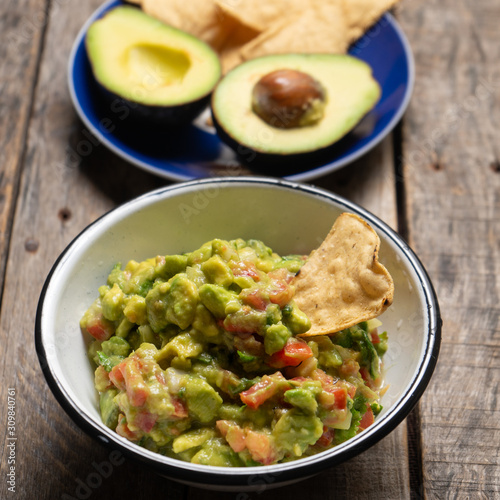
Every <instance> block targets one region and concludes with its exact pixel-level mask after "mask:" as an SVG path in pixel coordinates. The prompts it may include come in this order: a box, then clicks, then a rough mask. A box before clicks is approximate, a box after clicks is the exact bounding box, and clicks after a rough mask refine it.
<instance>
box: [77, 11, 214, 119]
mask: <svg viewBox="0 0 500 500" xmlns="http://www.w3.org/2000/svg"><path fill="white" fill-rule="evenodd" d="M85 45H86V49H87V54H88V57H89V60H90V63H91V67H92V71H93V74H94V77H95V79H96V81H97V83H98V84H99V86H100V88H101V89H102V90H103V91H104V93H105V95H106V96H107V97H108V98H109V99H111V100H113V99H120V100H121V101H123V102H124V103H125V104H126V105H128V107H129V108H130V109H131V110H132V111H133V112H134V114H135V115H136V116H139V117H143V118H147V119H152V120H154V121H157V122H163V123H167V124H168V123H170V124H177V123H179V122H189V121H191V120H193V119H194V118H195V117H196V116H197V115H198V114H199V113H200V112H201V111H202V110H203V108H204V107H206V106H207V105H208V104H209V102H210V95H211V93H212V90H213V89H214V87H215V85H216V84H217V82H218V80H219V78H220V76H221V66H220V61H219V58H218V56H217V54H216V53H215V52H214V51H213V50H212V49H211V48H210V47H209V46H208V45H207V44H205V43H204V42H202V41H201V40H199V39H197V38H195V37H194V36H192V35H190V34H188V33H185V32H184V31H181V30H178V29H176V28H173V27H171V26H168V25H166V24H164V23H162V22H160V21H158V20H156V19H154V18H153V17H151V16H149V15H147V14H145V13H144V12H143V11H141V10H140V9H138V8H136V7H133V6H125V5H124V6H119V7H116V8H114V9H113V10H111V11H109V12H108V13H106V14H105V15H104V16H103V17H102V18H100V19H98V20H97V21H95V22H94V23H93V24H92V25H91V26H90V27H89V29H88V31H87V34H86V38H85Z"/></svg>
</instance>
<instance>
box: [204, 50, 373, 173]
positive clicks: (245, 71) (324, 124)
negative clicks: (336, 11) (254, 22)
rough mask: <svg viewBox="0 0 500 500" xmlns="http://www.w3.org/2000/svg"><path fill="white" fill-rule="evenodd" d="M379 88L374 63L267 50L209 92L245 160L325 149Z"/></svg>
mask: <svg viewBox="0 0 500 500" xmlns="http://www.w3.org/2000/svg"><path fill="white" fill-rule="evenodd" d="M380 95H381V90H380V86H379V84H378V83H377V81H376V80H375V79H374V77H373V75H372V70H371V67H370V66H369V65H368V64H366V63H365V62H363V61H361V60H359V59H357V58H355V57H352V56H349V55H334V54H282V55H272V56H265V57H261V58H258V59H253V60H250V61H247V62H245V63H243V64H241V65H239V66H237V67H236V68H235V69H233V70H232V71H230V72H229V73H228V74H227V75H226V76H225V77H224V78H223V79H222V80H221V81H220V82H219V84H218V85H217V87H216V89H215V91H214V93H213V95H212V115H213V119H214V124H215V126H216V128H217V131H218V133H219V136H220V137H221V139H222V140H223V141H224V142H226V143H227V144H228V145H229V146H230V147H232V148H233V149H234V150H235V151H236V152H237V153H238V154H239V155H240V157H241V159H242V161H245V160H247V163H249V164H250V163H252V164H254V165H255V164H259V162H255V163H253V160H259V161H261V162H265V163H266V165H267V163H268V162H271V163H274V164H275V165H279V164H280V163H281V161H282V160H285V161H292V160H297V159H305V158H308V159H309V158H310V157H311V155H313V154H316V153H324V152H325V151H328V148H330V147H331V146H332V145H334V144H336V143H337V141H339V139H341V138H342V137H344V136H345V135H346V134H347V133H348V132H349V131H351V130H352V129H353V128H354V127H355V126H356V125H357V124H358V123H359V122H360V121H361V119H362V118H363V117H364V116H365V115H366V114H367V113H368V112H369V111H370V110H371V109H372V108H373V107H374V106H375V104H376V103H377V101H378V100H379V99H380Z"/></svg>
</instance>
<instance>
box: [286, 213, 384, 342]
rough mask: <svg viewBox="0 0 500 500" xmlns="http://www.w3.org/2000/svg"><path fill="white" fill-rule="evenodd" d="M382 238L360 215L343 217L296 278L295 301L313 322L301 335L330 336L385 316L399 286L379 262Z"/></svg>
mask: <svg viewBox="0 0 500 500" xmlns="http://www.w3.org/2000/svg"><path fill="white" fill-rule="evenodd" d="M379 247H380V239H379V237H378V235H377V234H376V233H375V231H374V230H373V229H372V228H371V227H370V226H369V225H368V224H367V223H366V222H365V221H364V220H363V219H361V218H360V217H358V216H357V215H353V214H348V213H343V214H342V215H340V216H339V217H338V219H337V220H336V221H335V224H334V225H333V227H332V229H331V231H330V233H329V234H328V236H327V237H326V239H325V241H323V243H322V244H321V245H320V247H319V248H318V249H317V250H316V251H315V252H314V253H313V254H312V255H311V257H310V258H309V259H308V261H307V262H306V263H305V264H304V266H302V269H301V270H300V272H299V274H298V275H297V276H296V277H295V278H294V280H293V284H294V285H295V297H294V300H295V303H296V304H297V306H298V307H299V309H301V310H302V311H303V312H304V313H305V314H307V316H308V317H309V319H310V320H311V325H312V326H311V329H310V330H309V331H307V332H306V333H304V334H302V335H301V337H312V336H315V335H328V334H332V333H335V332H338V331H340V330H343V329H345V328H349V327H351V326H354V325H356V324H358V323H360V322H362V321H367V320H369V319H372V318H375V317H377V316H379V315H380V314H381V313H382V312H383V311H385V309H387V307H389V306H390V305H391V304H392V300H393V295H394V283H393V280H392V277H391V275H390V274H389V272H388V271H387V269H386V268H385V267H384V266H383V265H382V264H381V263H380V262H379V261H378V251H379Z"/></svg>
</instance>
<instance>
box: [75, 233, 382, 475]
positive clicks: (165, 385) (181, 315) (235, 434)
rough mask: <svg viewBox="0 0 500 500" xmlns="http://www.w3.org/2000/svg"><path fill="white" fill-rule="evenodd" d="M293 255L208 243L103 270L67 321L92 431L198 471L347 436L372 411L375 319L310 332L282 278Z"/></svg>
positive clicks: (284, 457) (376, 381) (288, 453)
mask: <svg viewBox="0 0 500 500" xmlns="http://www.w3.org/2000/svg"><path fill="white" fill-rule="evenodd" d="M305 260H306V257H303V256H297V255H291V256H286V257H280V256H279V255H277V254H276V253H274V252H273V251H272V250H271V249H270V248H268V247H267V246H266V245H264V244H263V243H262V242H261V241H257V240H249V241H244V240H242V239H237V240H232V241H223V240H213V241H210V242H208V243H206V244H204V245H202V247H201V248H199V249H198V250H195V251H193V252H191V253H188V254H184V255H168V256H158V257H156V258H151V259H147V260H145V261H143V262H136V261H130V262H128V263H127V265H126V266H125V267H124V268H122V266H121V265H120V264H117V265H116V266H115V267H114V268H113V269H112V270H111V272H110V274H109V276H108V280H107V283H106V284H105V285H103V286H101V287H100V288H99V297H98V298H97V299H96V300H95V302H94V303H93V304H92V305H91V306H90V308H89V309H88V310H87V311H86V313H85V314H84V316H83V317H82V319H81V322H80V325H81V327H82V330H83V331H84V332H86V333H88V334H90V335H91V336H92V337H93V339H94V340H93V342H92V343H91V344H90V346H89V356H90V358H91V360H92V362H93V363H95V365H96V366H97V368H96V370H95V387H96V390H97V392H98V393H99V400H100V401H99V406H100V412H101V416H102V419H103V422H104V424H105V425H107V426H108V427H110V428H111V429H114V430H115V431H116V432H117V433H118V434H119V435H120V436H123V437H125V438H127V439H129V440H130V441H133V442H135V443H137V444H139V445H141V446H144V447H145V448H147V449H150V450H153V451H155V452H158V453H162V454H164V455H167V456H170V457H175V458H178V459H181V460H185V461H190V462H193V463H200V464H205V465H219V466H245V465H248V466H253V465H268V464H273V463H277V462H282V461H289V460H294V459H297V458H299V457H302V456H307V455H311V454H314V453H318V452H320V451H323V450H325V449H326V448H328V447H331V446H334V445H336V444H339V443H341V442H343V441H345V440H346V439H349V438H351V437H353V436H355V435H356V434H357V433H358V432H360V431H362V430H363V429H365V428H366V427H368V426H369V425H370V424H371V423H373V420H374V415H376V414H377V413H378V412H379V411H380V410H381V406H380V404H379V397H380V392H381V391H380V385H381V376H380V366H381V357H382V355H383V354H384V352H385V350H386V349H387V334H386V333H385V332H384V333H381V334H378V333H377V331H376V328H375V327H376V326H377V322H376V320H375V321H371V322H368V323H361V324H359V325H356V326H354V327H352V328H349V329H347V330H343V331H341V332H339V333H337V334H334V335H332V336H329V337H326V336H318V337H313V338H312V340H309V341H308V342H306V341H305V340H302V339H301V338H300V334H302V333H305V332H306V331H307V330H308V329H309V328H310V322H309V320H308V318H307V316H306V315H305V314H304V313H303V312H302V311H300V310H299V309H298V307H297V306H296V305H295V304H294V301H293V296H294V287H293V284H292V279H293V277H294V276H295V274H296V273H297V272H298V271H299V270H300V268H301V266H302V265H303V264H304V262H305Z"/></svg>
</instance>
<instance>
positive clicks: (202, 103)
mask: <svg viewBox="0 0 500 500" xmlns="http://www.w3.org/2000/svg"><path fill="white" fill-rule="evenodd" d="M94 81H95V83H96V86H97V88H98V89H99V91H100V92H101V95H102V97H103V98H104V100H105V101H107V102H108V103H109V104H110V105H115V106H118V105H119V106H126V107H127V108H128V110H129V112H130V113H129V116H130V118H132V119H134V120H138V121H144V122H148V123H151V122H152V123H157V124H158V125H164V126H175V125H187V124H189V123H191V122H192V121H193V120H194V119H195V118H196V117H197V116H198V115H199V114H200V113H201V112H202V111H203V110H204V109H205V108H206V107H207V106H208V104H209V103H210V96H211V94H212V93H211V92H210V93H208V94H206V95H204V96H203V97H200V98H199V99H196V100H194V101H190V102H186V103H184V104H178V105H176V106H150V105H145V104H141V103H138V102H134V101H130V100H128V99H125V98H123V97H121V96H119V95H117V94H115V93H114V92H111V91H110V90H109V89H108V88H106V87H105V86H104V85H103V84H102V83H100V82H99V81H98V80H97V79H95V78H94Z"/></svg>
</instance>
